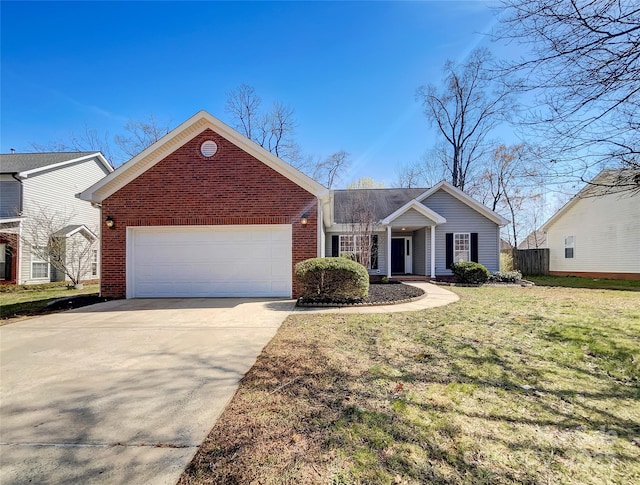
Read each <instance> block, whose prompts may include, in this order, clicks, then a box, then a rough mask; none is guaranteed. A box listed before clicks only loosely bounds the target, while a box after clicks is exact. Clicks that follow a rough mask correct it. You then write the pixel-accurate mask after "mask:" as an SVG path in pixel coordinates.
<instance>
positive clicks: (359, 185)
mask: <svg viewBox="0 0 640 485" xmlns="http://www.w3.org/2000/svg"><path fill="white" fill-rule="evenodd" d="M347 189H384V182H378V181H377V180H374V179H372V178H371V177H360V178H359V179H357V180H354V181H353V182H351V183H350V184H349V185H347Z"/></svg>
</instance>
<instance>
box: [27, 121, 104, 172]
mask: <svg viewBox="0 0 640 485" xmlns="http://www.w3.org/2000/svg"><path fill="white" fill-rule="evenodd" d="M29 145H31V148H32V149H33V150H35V151H36V152H101V153H102V154H103V155H104V156H105V158H106V159H107V160H109V161H111V162H112V163H114V162H113V161H114V150H113V146H112V144H111V141H110V139H109V132H105V133H103V134H100V133H99V132H98V130H96V129H94V128H89V127H88V126H87V125H85V126H84V129H83V130H82V131H81V132H80V133H77V132H71V133H69V136H68V137H67V139H66V140H65V139H58V140H56V141H52V142H49V143H38V142H34V141H32V142H30V143H29Z"/></svg>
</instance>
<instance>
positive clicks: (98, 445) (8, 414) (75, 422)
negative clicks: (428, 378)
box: [0, 283, 458, 485]
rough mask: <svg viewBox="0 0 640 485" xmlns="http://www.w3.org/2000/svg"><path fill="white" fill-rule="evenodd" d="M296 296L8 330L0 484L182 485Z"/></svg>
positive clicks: (448, 298)
mask: <svg viewBox="0 0 640 485" xmlns="http://www.w3.org/2000/svg"><path fill="white" fill-rule="evenodd" d="M412 284H414V285H415V286H418V287H420V288H423V289H424V290H425V291H426V293H427V294H426V296H425V297H424V298H421V299H420V300H417V301H414V302H411V303H404V304H399V305H385V306H376V307H350V308H326V309H313V308H295V307H294V305H295V301H293V300H275V301H273V300H271V301H270V300H256V299H233V298H224V299H200V298H193V299H155V300H150V299H139V300H138V299H136V300H116V301H111V302H106V303H101V304H98V305H93V306H90V307H85V308H79V309H77V310H72V311H69V312H64V313H57V314H53V315H47V316H43V317H38V318H33V319H31V320H25V321H22V322H17V323H14V324H10V325H5V326H2V327H0V366H1V379H0V483H2V485H16V484H23V483H24V484H26V483H82V484H95V483H99V484H106V483H108V484H132V485H135V484H168V485H169V484H170V485H174V484H175V483H176V481H177V480H178V478H179V476H180V475H181V473H182V471H183V470H184V468H185V467H186V466H187V465H188V464H189V462H190V460H191V458H192V457H193V455H194V454H195V452H196V450H197V448H198V446H199V445H200V444H201V443H202V441H203V440H204V439H205V438H206V436H207V434H208V433H209V431H210V430H211V428H212V427H213V425H214V424H215V421H216V420H217V419H218V417H219V415H220V414H221V413H222V411H223V409H224V408H225V406H226V405H227V402H228V401H229V400H230V399H231V398H232V397H233V394H234V393H235V391H236V389H237V387H238V382H239V380H240V379H241V378H242V376H244V374H245V373H246V372H247V371H248V370H249V369H250V368H251V366H252V365H253V363H254V362H255V360H256V357H257V356H258V355H259V354H260V352H261V351H262V349H263V348H264V346H265V345H266V344H267V343H268V342H269V341H270V340H271V338H272V337H273V336H274V335H275V333H276V332H277V330H278V328H279V327H280V324H281V323H282V322H283V321H284V319H285V318H286V317H287V316H288V315H290V314H291V313H292V312H296V313H300V312H306V313H318V312H319V313H388V312H403V311H416V310H423V309H426V308H431V307H435V306H441V305H446V304H448V303H452V302H454V301H456V300H458V297H457V295H455V294H453V293H451V292H450V291H448V290H446V289H444V288H442V287H439V286H435V285H432V284H429V283H412Z"/></svg>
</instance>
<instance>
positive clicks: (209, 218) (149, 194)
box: [101, 129, 317, 298]
mask: <svg viewBox="0 0 640 485" xmlns="http://www.w3.org/2000/svg"><path fill="white" fill-rule="evenodd" d="M206 140H213V141H215V142H216V143H217V145H218V151H217V152H216V154H215V155H214V156H213V157H210V158H206V157H204V156H203V155H202V154H201V153H200V145H201V144H202V143H203V142H204V141H206ZM304 213H306V214H307V215H308V217H309V223H308V224H307V226H306V227H305V226H302V225H301V224H300V217H301V215H302V214H304ZM107 216H111V217H112V218H113V220H114V221H115V226H114V228H113V229H107V228H106V227H105V226H103V231H102V278H101V294H102V295H103V296H108V297H116V298H118V297H124V296H125V295H126V267H125V262H126V254H125V253H126V228H127V227H128V226H181V225H185V226H186V225H235V224H291V225H292V228H293V230H292V233H293V236H292V237H293V251H292V253H293V265H295V264H296V263H297V262H299V261H302V260H304V259H307V258H312V257H315V256H316V255H317V231H316V227H317V199H316V197H315V196H314V195H313V194H311V193H309V192H307V191H306V190H304V189H303V188H301V187H299V186H298V185H296V184H295V183H293V182H291V181H290V180H289V179H287V178H286V177H284V176H282V175H281V174H279V173H278V172H276V171H275V170H273V169H271V168H270V167H268V166H267V165H265V164H264V163H262V162H260V161H259V160H257V159H256V158H254V157H253V156H251V155H249V154H248V153H246V152H245V151H243V150H241V149H240V148H238V147H237V146H235V145H234V144H232V143H231V142H229V141H228V140H226V139H225V138H223V137H221V136H220V135H218V134H217V133H215V132H213V131H212V130H210V129H206V130H205V131H203V132H202V133H200V134H199V135H198V136H196V137H195V138H193V139H192V140H190V141H189V142H187V143H186V144H185V145H183V146H182V147H180V148H178V149H177V150H176V151H174V152H173V153H172V154H170V155H169V156H167V157H165V158H164V159H163V160H161V161H160V162H159V163H157V164H156V165H154V166H153V167H152V168H150V169H149V170H147V171H146V172H144V173H143V174H142V175H140V176H139V177H137V178H136V179H135V180H133V181H132V182H130V183H129V184H128V185H126V186H125V187H123V188H122V189H120V190H118V191H117V192H115V193H114V194H113V195H111V196H110V197H108V198H107V199H106V200H104V201H103V204H102V219H103V223H104V219H105V218H106V217H107ZM293 295H294V297H296V296H297V289H296V285H295V280H294V281H293Z"/></svg>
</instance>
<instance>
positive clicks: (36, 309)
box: [0, 283, 100, 325]
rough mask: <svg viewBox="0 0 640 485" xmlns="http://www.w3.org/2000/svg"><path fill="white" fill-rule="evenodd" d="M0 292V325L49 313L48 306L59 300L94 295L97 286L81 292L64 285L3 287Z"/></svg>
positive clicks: (87, 286) (92, 285) (91, 286)
mask: <svg viewBox="0 0 640 485" xmlns="http://www.w3.org/2000/svg"><path fill="white" fill-rule="evenodd" d="M2 289H3V291H0V325H4V324H6V323H10V322H11V321H15V319H19V318H22V317H26V316H33V315H41V314H43V313H46V312H47V311H49V306H48V304H49V303H51V302H53V301H54V300H57V299H59V298H66V297H73V296H79V295H95V296H96V298H97V295H98V292H99V291H100V289H99V285H97V284H91V285H85V286H84V288H83V289H82V290H76V289H74V288H71V289H69V288H67V286H66V284H65V283H62V284H61V283H52V284H48V285H33V286H31V287H30V286H28V285H25V286H14V287H9V286H6V287H3V288H2Z"/></svg>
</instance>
